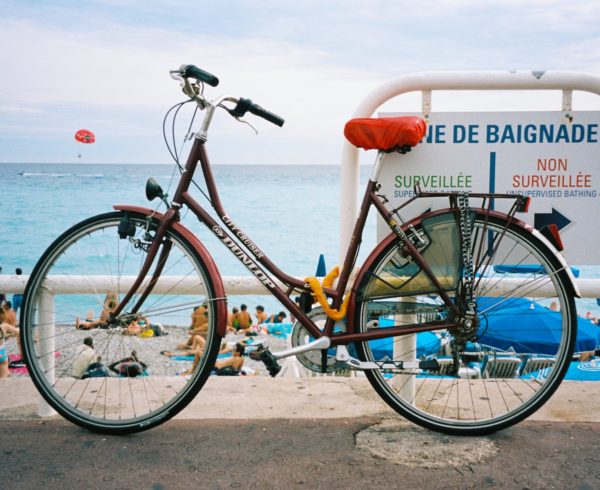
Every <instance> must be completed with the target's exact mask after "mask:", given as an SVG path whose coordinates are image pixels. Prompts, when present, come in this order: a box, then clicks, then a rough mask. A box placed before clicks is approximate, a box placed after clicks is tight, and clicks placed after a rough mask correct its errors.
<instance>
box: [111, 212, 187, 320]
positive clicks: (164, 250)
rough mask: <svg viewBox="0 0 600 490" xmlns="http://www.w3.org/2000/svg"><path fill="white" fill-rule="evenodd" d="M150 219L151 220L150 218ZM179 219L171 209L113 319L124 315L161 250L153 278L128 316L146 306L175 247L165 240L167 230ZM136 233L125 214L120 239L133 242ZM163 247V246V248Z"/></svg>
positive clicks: (120, 224)
mask: <svg viewBox="0 0 600 490" xmlns="http://www.w3.org/2000/svg"><path fill="white" fill-rule="evenodd" d="M148 219H150V218H148ZM178 219H179V214H178V212H177V210H174V209H169V210H168V211H167V212H166V213H165V214H164V215H163V217H162V219H161V221H160V224H159V226H158V228H157V230H156V233H155V235H154V237H152V238H151V240H152V243H151V245H150V248H149V249H148V250H147V253H146V259H145V260H144V263H143V264H142V267H141V269H140V272H139V273H138V276H137V278H136V280H135V281H134V283H133V285H132V286H131V288H130V289H129V291H127V294H125V297H124V298H123V299H122V300H121V302H120V303H119V305H118V306H117V308H116V309H115V310H114V312H113V313H112V314H111V317H112V318H113V319H116V318H118V317H119V315H121V314H122V313H123V310H124V309H125V306H126V305H127V304H129V302H130V301H131V300H132V298H133V296H134V295H135V294H136V293H137V291H138V289H139V288H140V286H141V285H142V283H143V282H144V280H145V279H146V276H147V275H148V273H149V271H150V269H151V267H152V264H153V263H154V260H155V258H156V256H157V255H158V253H159V250H160V255H159V258H158V263H157V264H156V267H155V268H154V272H153V274H152V277H151V279H150V281H148V283H147V284H146V286H145V287H144V289H143V291H142V292H141V294H140V295H139V297H138V300H137V302H136V303H135V305H134V306H133V308H132V309H131V310H130V311H129V312H128V314H131V315H135V314H136V313H137V312H138V311H139V309H140V308H141V307H142V305H143V304H144V301H145V300H146V298H147V297H148V295H149V294H150V293H151V292H152V290H153V289H154V286H155V285H156V283H157V282H158V279H159V278H160V275H161V274H162V271H163V269H164V266H165V264H166V263H167V259H168V257H169V253H170V252H171V247H172V245H173V244H172V242H170V241H166V242H165V241H164V238H165V236H166V234H167V230H168V229H169V228H170V227H171V225H172V224H173V223H174V222H175V221H177V220H178ZM148 224H149V222H148ZM135 232H136V229H135V225H134V224H133V223H131V221H130V219H129V217H128V215H127V214H126V213H125V215H124V216H123V218H122V219H121V222H120V223H119V238H121V239H126V240H131V239H132V238H133V236H134V235H135ZM146 233H148V234H149V233H150V230H149V226H147V229H146ZM161 245H162V247H161Z"/></svg>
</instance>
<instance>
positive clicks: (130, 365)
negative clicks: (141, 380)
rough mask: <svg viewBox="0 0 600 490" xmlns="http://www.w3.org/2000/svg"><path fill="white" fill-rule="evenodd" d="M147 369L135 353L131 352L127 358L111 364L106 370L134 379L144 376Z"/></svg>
mask: <svg viewBox="0 0 600 490" xmlns="http://www.w3.org/2000/svg"><path fill="white" fill-rule="evenodd" d="M147 367H148V366H147V365H146V364H145V363H144V362H142V361H140V360H139V358H138V356H137V352H136V351H134V350H132V351H131V355H130V356H129V357H125V358H124V359H119V360H118V361H115V362H113V363H112V364H110V365H109V366H108V369H110V370H111V371H112V372H113V373H116V374H118V375H120V376H124V377H127V378H135V377H136V376H140V375H142V374H144V372H145V371H146V369H147Z"/></svg>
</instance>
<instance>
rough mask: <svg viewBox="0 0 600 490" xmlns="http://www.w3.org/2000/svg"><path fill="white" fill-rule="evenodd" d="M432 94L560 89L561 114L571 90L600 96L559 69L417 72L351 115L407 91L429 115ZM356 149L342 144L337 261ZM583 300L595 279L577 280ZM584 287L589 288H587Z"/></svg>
mask: <svg viewBox="0 0 600 490" xmlns="http://www.w3.org/2000/svg"><path fill="white" fill-rule="evenodd" d="M433 90H538V91H544V90H561V91H562V110H563V111H565V112H567V113H569V112H570V111H571V110H572V93H573V90H578V91H582V92H590V93H593V94H596V95H600V78H598V77H595V76H592V75H587V74H584V73H576V72H564V71H519V72H517V71H511V72H509V71H458V72H457V71H439V72H419V73H411V74H408V75H404V76H401V77H399V78H397V79H395V80H391V81H389V82H387V83H384V84H383V85H380V86H379V87H378V88H376V89H375V90H373V91H372V92H371V93H370V94H368V95H367V96H366V97H365V98H364V99H363V100H362V101H361V102H360V104H359V105H358V107H357V108H356V110H355V111H354V114H353V116H352V117H371V116H372V115H373V114H374V113H375V111H376V110H377V109H378V108H379V107H380V106H381V105H382V104H384V103H385V102H387V101H389V100H391V99H393V98H394V97H397V96H399V95H402V94H406V93H409V92H421V101H422V112H423V115H424V116H425V117H427V116H428V115H429V112H430V111H431V92H432V91H433ZM358 155H359V149H358V148H356V147H355V146H353V145H352V144H350V143H349V142H348V141H344V146H343V149H342V160H341V165H342V169H341V192H340V263H343V258H344V256H345V253H346V250H347V249H348V246H349V244H350V239H351V238H352V230H353V228H354V223H355V221H356V216H357V210H358V185H359V178H360V174H359V158H358ZM578 283H579V284H580V287H581V288H582V291H581V292H582V294H583V295H584V296H588V297H589V296H591V297H599V295H598V291H599V290H600V280H599V279H590V280H586V281H585V285H584V284H582V283H581V281H578ZM587 284H589V287H588V286H587ZM584 291H585V292H584Z"/></svg>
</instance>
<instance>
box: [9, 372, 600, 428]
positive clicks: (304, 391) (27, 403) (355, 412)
mask: <svg viewBox="0 0 600 490" xmlns="http://www.w3.org/2000/svg"><path fill="white" fill-rule="evenodd" d="M0 390H1V391H2V394H3V396H2V397H0V420H31V419H37V418H40V417H39V415H38V403H39V401H40V397H39V395H38V393H37V391H36V389H35V387H34V386H33V383H32V382H31V380H30V379H29V378H8V379H1V380H0ZM599 406H600V384H598V383H594V382H577V381H565V382H563V383H562V385H561V386H560V388H559V389H558V391H557V393H555V394H554V396H553V397H552V398H551V399H550V401H549V402H547V403H546V405H544V407H542V409H540V410H539V411H538V412H537V413H536V414H534V415H533V416H532V417H531V418H530V420H534V421H545V422H576V423H577V422H579V423H585V422H600V409H598V408H597V407H599ZM372 416H375V417H383V418H390V417H396V413H395V412H394V411H392V410H391V409H390V408H389V407H388V406H387V405H386V404H385V403H384V402H383V401H382V400H381V399H380V398H379V396H378V395H377V394H376V393H375V391H373V389H372V388H371V385H370V384H369V383H368V381H367V380H366V379H364V378H345V377H336V378H331V377H327V378H298V379H290V378H282V379H271V378H266V377H259V376H256V377H254V376H253V377H216V376H215V377H211V378H210V379H209V381H208V382H207V384H206V386H205V387H204V388H203V389H202V391H201V392H200V393H199V394H198V396H197V397H196V399H195V400H194V401H193V402H192V403H190V405H189V406H188V407H187V408H186V409H185V410H183V412H181V413H180V414H179V415H178V416H177V417H176V419H180V420H204V419H251V420H255V419H281V418H284V419H332V418H358V417H372Z"/></svg>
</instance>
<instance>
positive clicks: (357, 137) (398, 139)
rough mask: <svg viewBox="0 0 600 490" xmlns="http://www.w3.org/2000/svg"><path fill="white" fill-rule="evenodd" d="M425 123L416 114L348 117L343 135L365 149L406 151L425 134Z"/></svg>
mask: <svg viewBox="0 0 600 490" xmlns="http://www.w3.org/2000/svg"><path fill="white" fill-rule="evenodd" d="M426 129H427V125H426V123H425V121H424V120H423V119H421V118H420V117H418V116H401V117H384V118H380V119H375V118H357V119H350V121H348V122H347V123H346V126H345V127H344V136H345V137H346V139H347V140H348V141H349V142H350V143H352V144H353V145H354V146H357V147H359V148H364V149H365V150H383V151H385V152H391V151H400V152H401V153H406V152H407V151H409V150H410V149H411V148H412V147H414V146H417V145H418V144H419V142H420V141H421V140H422V139H423V137H424V136H425V131H426Z"/></svg>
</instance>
